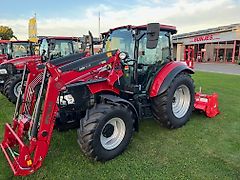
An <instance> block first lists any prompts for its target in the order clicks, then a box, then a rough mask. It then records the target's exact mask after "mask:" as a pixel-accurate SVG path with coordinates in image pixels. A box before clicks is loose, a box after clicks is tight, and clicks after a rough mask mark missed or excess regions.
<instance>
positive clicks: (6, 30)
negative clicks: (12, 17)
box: [0, 26, 14, 40]
mask: <svg viewBox="0 0 240 180" xmlns="http://www.w3.org/2000/svg"><path fill="white" fill-rule="evenodd" d="M12 37H14V35H13V30H12V29H11V28H10V27H8V26H0V39H4V40H9V39H11V38H12Z"/></svg>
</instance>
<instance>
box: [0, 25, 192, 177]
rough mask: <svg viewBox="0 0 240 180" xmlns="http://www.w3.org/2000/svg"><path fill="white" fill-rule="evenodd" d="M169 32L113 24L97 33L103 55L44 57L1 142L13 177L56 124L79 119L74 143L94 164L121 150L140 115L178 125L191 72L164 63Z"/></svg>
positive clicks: (188, 100) (31, 162)
mask: <svg viewBox="0 0 240 180" xmlns="http://www.w3.org/2000/svg"><path fill="white" fill-rule="evenodd" d="M174 33H176V28H175V27H173V26H166V25H160V24H158V23H152V24H148V25H143V26H122V27H118V28H115V29H111V30H110V31H109V32H107V33H103V37H104V41H103V42H104V44H103V52H102V53H100V54H96V55H93V56H89V57H84V58H82V59H79V60H76V61H73V62H71V63H67V64H64V65H62V66H56V65H54V64H52V63H51V62H47V63H46V64H43V65H42V67H41V68H40V69H41V70H38V72H40V71H41V73H38V76H35V77H34V78H32V79H30V76H31V73H30V74H29V75H28V80H27V84H28V86H27V87H26V89H25V91H24V98H23V100H22V102H20V100H21V98H20V96H19V98H18V102H17V105H16V110H15V113H14V118H13V123H12V125H10V124H6V126H5V134H4V138H3V141H2V143H1V148H2V150H3V152H4V154H5V156H6V158H7V160H8V162H9V164H10V166H11V169H12V170H13V172H14V174H15V175H21V176H24V175H29V174H31V173H33V172H35V171H36V170H37V169H39V168H40V167H41V165H42V163H43V160H44V158H45V157H46V155H47V152H48V148H49V145H50V141H51V137H52V133H53V128H54V126H55V125H57V124H58V123H59V124H61V125H62V126H66V127H69V128H72V127H74V126H71V124H74V125H76V124H78V130H77V134H78V139H77V141H78V143H79V145H80V148H81V149H82V151H83V152H84V154H86V155H87V156H88V157H90V158H92V159H94V160H98V161H107V160H110V159H113V158H114V157H116V156H118V155H119V154H121V153H122V152H123V151H124V150H125V149H126V148H127V146H128V144H129V142H130V140H131V138H132V135H133V132H134V131H138V130H139V121H140V120H141V119H142V118H145V117H152V116H153V117H154V118H155V119H156V120H157V122H159V123H160V124H162V125H163V126H166V127H167V128H179V127H181V126H183V125H184V124H185V123H186V122H187V121H188V120H189V118H190V115H191V113H192V110H193V107H194V95H195V93H194V84H193V80H192V78H191V76H190V75H191V74H192V73H193V71H192V70H191V69H190V68H188V67H187V66H186V65H185V64H183V63H181V62H174V61H172V60H171V35H172V34H174ZM26 66H27V67H26V68H25V71H26V69H27V68H28V69H30V71H32V72H33V71H34V69H37V68H36V67H34V66H35V65H34V64H27V65H26ZM31 69H32V70H31ZM24 73H26V72H24ZM23 81H24V78H23V79H22V84H23ZM36 84H40V86H38V88H36V87H37V85H36ZM20 94H22V93H20ZM56 121H57V122H58V123H57V122H56Z"/></svg>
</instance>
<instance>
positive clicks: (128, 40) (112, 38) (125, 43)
mask: <svg viewBox="0 0 240 180" xmlns="http://www.w3.org/2000/svg"><path fill="white" fill-rule="evenodd" d="M115 49H119V50H120V51H124V52H127V53H128V54H129V57H130V58H133V51H134V39H133V36H132V32H131V30H127V29H119V30H115V31H113V32H112V33H111V34H110V35H109V36H108V38H107V40H106V42H105V47H104V51H111V50H115Z"/></svg>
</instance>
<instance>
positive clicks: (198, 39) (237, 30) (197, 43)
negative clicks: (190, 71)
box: [173, 24, 240, 63]
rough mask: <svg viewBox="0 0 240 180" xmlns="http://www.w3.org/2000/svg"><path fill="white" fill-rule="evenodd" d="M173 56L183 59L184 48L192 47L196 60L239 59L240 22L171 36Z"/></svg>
mask: <svg viewBox="0 0 240 180" xmlns="http://www.w3.org/2000/svg"><path fill="white" fill-rule="evenodd" d="M173 44H174V57H175V58H176V59H177V60H183V59H184V52H186V51H185V49H192V51H193V53H194V54H193V58H194V61H197V62H231V63H235V62H237V61H239V60H240V24H232V25H228V26H220V27H217V28H210V29H206V30H200V31H195V32H190V33H184V34H178V35H175V36H174V37H173Z"/></svg>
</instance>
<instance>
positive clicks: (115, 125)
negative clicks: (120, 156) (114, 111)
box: [100, 117, 126, 150]
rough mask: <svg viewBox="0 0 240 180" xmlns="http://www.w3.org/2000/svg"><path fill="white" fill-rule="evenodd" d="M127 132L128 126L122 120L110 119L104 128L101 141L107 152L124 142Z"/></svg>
mask: <svg viewBox="0 0 240 180" xmlns="http://www.w3.org/2000/svg"><path fill="white" fill-rule="evenodd" d="M125 132H126V126H125V123H124V121H123V120H122V119H121V118H118V117H116V118H112V119H110V120H109V121H108V122H107V123H106V124H105V125H104V127H103V129H102V132H101V136H100V141H101V144H102V146H103V147H104V148H105V149H107V150H112V149H114V148H116V147H117V146H118V145H119V144H120V143H121V142H122V140H123V138H124V136H125Z"/></svg>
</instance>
